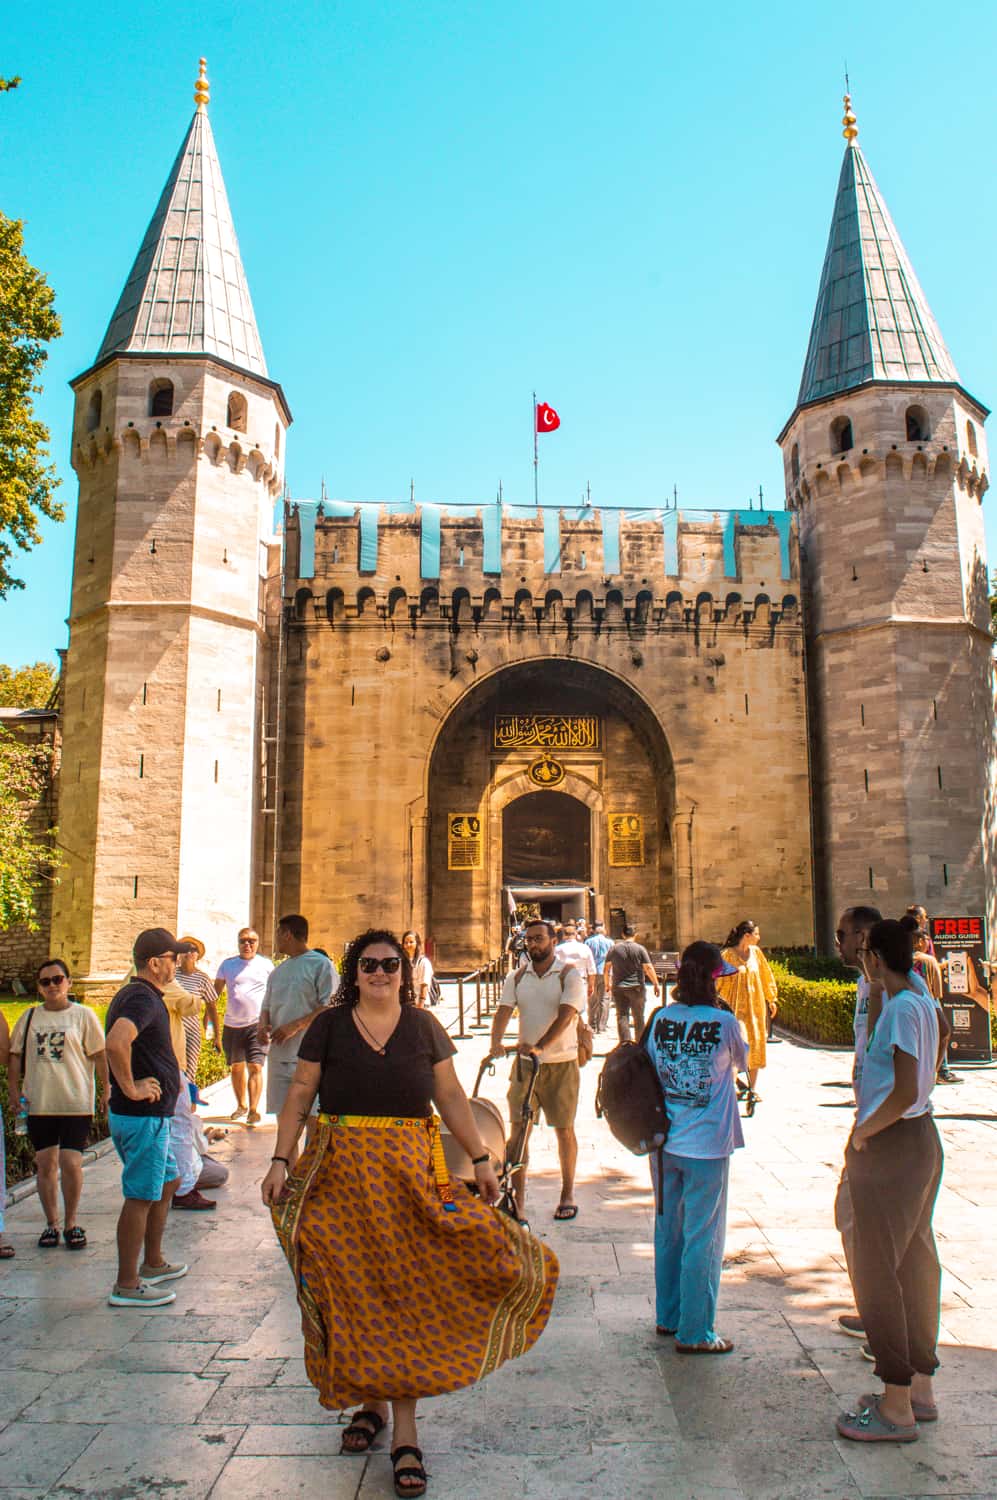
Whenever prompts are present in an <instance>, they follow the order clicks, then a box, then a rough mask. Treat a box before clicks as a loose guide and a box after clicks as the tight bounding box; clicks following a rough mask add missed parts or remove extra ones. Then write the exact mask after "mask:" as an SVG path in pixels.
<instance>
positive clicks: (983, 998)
mask: <svg viewBox="0 0 997 1500" xmlns="http://www.w3.org/2000/svg"><path fill="white" fill-rule="evenodd" d="M931 941H932V944H933V945H934V949H935V957H936V958H937V959H938V962H939V963H940V964H941V966H942V978H943V980H944V983H945V989H944V993H943V994H942V1006H943V1007H944V1010H945V1014H946V1015H947V1016H948V1018H949V1022H950V1024H951V1027H952V1036H951V1039H950V1041H949V1061H950V1062H954V1063H960V1062H990V1061H991V1058H992V1056H993V1052H992V1047H991V1041H990V970H989V968H988V967H987V963H986V957H987V927H986V921H985V920H984V918H983V917H932V919H931Z"/></svg>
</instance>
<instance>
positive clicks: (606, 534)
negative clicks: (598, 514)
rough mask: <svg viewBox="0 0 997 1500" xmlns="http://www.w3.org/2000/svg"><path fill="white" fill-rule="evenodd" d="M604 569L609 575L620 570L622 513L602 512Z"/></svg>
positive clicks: (613, 511) (615, 511)
mask: <svg viewBox="0 0 997 1500" xmlns="http://www.w3.org/2000/svg"><path fill="white" fill-rule="evenodd" d="M602 571H603V572H604V573H605V574H606V576H607V577H609V576H611V575H612V574H613V573H619V571H620V513H619V511H618V510H604V511H603V512H602Z"/></svg>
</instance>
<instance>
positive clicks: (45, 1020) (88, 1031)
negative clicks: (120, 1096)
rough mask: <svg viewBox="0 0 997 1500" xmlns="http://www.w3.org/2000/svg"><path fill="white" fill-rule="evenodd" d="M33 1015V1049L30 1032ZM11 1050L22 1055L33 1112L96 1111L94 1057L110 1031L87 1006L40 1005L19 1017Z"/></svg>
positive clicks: (26, 1091) (26, 1093) (24, 1088)
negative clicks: (105, 1029) (53, 1007)
mask: <svg viewBox="0 0 997 1500" xmlns="http://www.w3.org/2000/svg"><path fill="white" fill-rule="evenodd" d="M29 1015H30V1016H31V1030H30V1031H29V1032H28V1050H27V1055H26V1056H25V1055H24V1033H25V1032H26V1031H27V1029H28V1016H29ZM10 1050H11V1052H17V1053H20V1054H22V1056H21V1077H22V1083H21V1092H22V1094H24V1096H25V1098H26V1099H27V1101H28V1113H29V1114H30V1115H92V1114H93V1110H94V1065H93V1059H94V1057H95V1056H96V1055H97V1053H98V1052H103V1050H104V1031H103V1028H102V1026H101V1024H100V1022H99V1021H98V1019H97V1017H96V1016H95V1014H94V1012H93V1011H92V1010H90V1009H89V1007H88V1006H86V1005H67V1007H66V1009H65V1010H46V1009H45V1007H44V1006H43V1005H36V1006H35V1008H34V1010H33V1011H25V1012H24V1014H23V1015H21V1016H19V1017H18V1019H17V1024H16V1025H15V1027H14V1031H13V1034H12V1036H11V1039H10Z"/></svg>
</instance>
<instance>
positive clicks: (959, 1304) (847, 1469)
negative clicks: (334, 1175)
mask: <svg viewBox="0 0 997 1500" xmlns="http://www.w3.org/2000/svg"><path fill="white" fill-rule="evenodd" d="M443 1015H444V1018H445V1019H446V1018H448V1013H447V1012H446V1011H444V1012H443ZM483 1051H484V1041H483V1034H479V1035H478V1036H477V1038H476V1039H473V1040H471V1041H468V1042H465V1043H463V1044H462V1047H461V1057H460V1071H461V1075H462V1077H463V1079H464V1081H465V1083H466V1084H468V1085H470V1083H472V1082H473V1079H474V1075H475V1072H476V1066H477V1062H478V1060H479V1059H480V1057H481V1055H482V1053H483ZM598 1066H599V1064H598V1061H596V1062H595V1063H594V1064H593V1065H591V1066H589V1067H588V1068H587V1069H586V1070H585V1072H584V1074H583V1103H582V1107H581V1110H580V1119H579V1127H580V1128H579V1135H580V1141H581V1152H580V1172H579V1179H580V1186H579V1195H578V1197H579V1203H580V1205H581V1212H580V1215H579V1218H578V1219H577V1220H576V1221H575V1222H574V1223H572V1224H564V1225H560V1224H555V1223H554V1222H553V1220H552V1217H551V1215H552V1212H553V1208H554V1206H555V1204H556V1201H557V1186H558V1178H557V1173H556V1152H555V1150H554V1142H553V1135H552V1132H550V1131H547V1130H545V1129H543V1128H541V1129H539V1130H538V1131H537V1132H536V1133H535V1135H534V1138H533V1159H534V1167H535V1171H534V1174H533V1179H532V1180H533V1183H534V1191H533V1194H532V1197H531V1203H530V1211H531V1214H532V1218H533V1224H534V1228H535V1229H536V1230H537V1232H539V1233H540V1234H542V1235H543V1236H544V1237H545V1238H547V1239H549V1240H550V1242H551V1244H552V1245H553V1246H554V1248H555V1249H556V1251H557V1253H558V1255H559V1256H560V1259H561V1271H562V1275H561V1282H560V1287H559V1291H558V1295H557V1300H556V1304H555V1308H554V1315H553V1317H552V1319H551V1322H550V1324H549V1326H548V1329H547V1332H546V1333H545V1334H544V1336H543V1338H541V1340H540V1341H539V1343H538V1344H537V1346H536V1347H535V1348H534V1349H533V1350H532V1351H531V1352H530V1354H529V1355H527V1356H526V1357H525V1358H523V1359H521V1360H518V1361H515V1362H514V1363H512V1364H510V1365H506V1366H505V1367H504V1368H503V1369H502V1370H500V1371H499V1372H498V1374H496V1375H495V1376H493V1377H492V1378H491V1379H490V1380H488V1381H486V1382H485V1383H483V1384H482V1385H481V1386H478V1387H474V1388H472V1389H470V1390H465V1391H461V1392H458V1393H457V1394H456V1395H453V1396H446V1397H442V1398H439V1399H435V1400H431V1401H427V1402H425V1403H424V1405H423V1407H422V1408H421V1411H422V1416H421V1422H420V1436H421V1441H422V1444H423V1447H424V1449H425V1451H426V1456H427V1468H428V1469H429V1471H430V1474H431V1482H430V1495H435V1496H447V1497H454V1500H496V1497H503V1496H505V1495H510V1494H523V1495H525V1496H528V1497H531V1500H534V1497H535V1500H554V1497H562V1496H565V1497H566V1496H577V1495H579V1494H581V1495H593V1496H596V1495H598V1496H599V1497H600V1500H617V1497H620V1500H622V1497H627V1500H643V1497H645V1496H646V1497H650V1496H657V1495H659V1494H660V1495H667V1496H669V1497H674V1500H875V1497H883V1500H885V1497H911V1496H918V1497H930V1496H953V1497H954V1496H960V1497H964V1500H985V1497H986V1500H995V1497H997V1355H995V1353H994V1347H995V1334H997V1256H995V1254H994V1251H993V1242H994V1239H995V1236H997V1176H995V1173H994V1161H995V1146H997V1133H995V1132H997V1117H995V1109H997V1089H995V1075H994V1074H992V1073H989V1072H985V1071H981V1072H978V1073H975V1074H968V1073H967V1074H966V1075H965V1076H966V1080H967V1081H966V1082H965V1083H964V1084H963V1085H962V1086H961V1087H959V1088H939V1089H938V1091H937V1093H936V1096H935V1099H936V1110H937V1113H938V1116H939V1125H940V1129H941V1131H942V1135H943V1139H944V1143H945V1149H946V1172H945V1179H944V1185H943V1188H942V1192H941V1196H940V1199H939V1205H938V1210H937V1214H936V1229H937V1233H938V1241H939V1248H940V1252H941V1257H942V1262H943V1265H944V1268H945V1278H944V1284H943V1312H942V1321H943V1330H942V1344H943V1348H942V1350H941V1358H942V1369H941V1370H940V1372H939V1375H938V1377H937V1389H938V1400H939V1404H940V1406H941V1410H942V1419H941V1421H939V1423H938V1424H937V1425H936V1426H935V1427H928V1428H925V1429H924V1432H923V1435H922V1437H921V1440H920V1441H919V1442H918V1443H916V1444H912V1445H910V1446H909V1447H894V1448H881V1447H871V1446H863V1445H858V1444H851V1443H846V1442H842V1441H840V1440H839V1439H837V1438H836V1436H835V1434H834V1418H835V1415H836V1413H837V1412H838V1411H839V1410H840V1409H841V1407H842V1405H843V1404H845V1403H846V1402H850V1401H852V1400H853V1399H854V1398H855V1397H857V1396H858V1395H860V1394H861V1393H862V1392H863V1391H866V1390H869V1389H872V1388H874V1387H875V1381H873V1380H872V1379H871V1375H870V1372H871V1366H870V1365H868V1364H867V1363H865V1362H864V1361H863V1360H862V1358H861V1357H860V1354H859V1345H858V1343H857V1342H856V1341H854V1340H850V1339H846V1338H843V1337H842V1336H841V1335H840V1334H838V1333H837V1332H836V1329H835V1317H836V1315H837V1314H838V1313H839V1312H841V1311H844V1310H845V1309H847V1308H848V1306H849V1297H848V1287H847V1281H846V1278H845V1275H844V1270H843V1262H842V1257H841V1246H840V1242H839V1241H838V1239H837V1236H836V1234H835V1231H834V1228H833V1224H832V1201H833V1195H834V1187H835V1183H836V1179H837V1173H838V1169H839V1163H840V1158H841V1153H842V1147H843V1144H844V1140H845V1136H846V1134H847V1130H848V1124H849V1120H850V1111H849V1108H848V1102H849V1098H850V1095H849V1090H848V1075H849V1068H850V1059H849V1057H848V1055H847V1054H845V1053H839V1052H824V1051H819V1050H816V1049H810V1048H805V1047H803V1046H799V1045H796V1044H795V1043H792V1042H788V1041H787V1042H784V1043H783V1044H782V1045H781V1046H776V1047H774V1048H773V1049H772V1052H771V1054H770V1066H769V1068H768V1070H767V1071H766V1073H765V1074H764V1075H763V1082H762V1092H763V1094H764V1096H765V1097H764V1102H763V1103H762V1104H761V1106H760V1107H759V1109H758V1112H757V1114H756V1116H755V1118H754V1119H753V1120H750V1121H748V1122H746V1127H745V1128H746V1135H747V1140H748V1146H747V1149H746V1150H745V1151H742V1152H739V1153H738V1154H737V1156H736V1157H735V1159H734V1165H733V1170H732V1183H731V1194H730V1222H729V1230H728V1238H727V1256H726V1269H725V1274H724V1281H723V1287H722V1290H721V1298H720V1317H719V1327H720V1328H721V1330H722V1331H723V1332H724V1333H726V1334H728V1335H730V1336H732V1337H733V1338H734V1339H735V1340H736V1342H737V1348H736V1350H735V1352H734V1353H733V1354H732V1355H730V1356H727V1357H725V1358H722V1359H695V1360H689V1359H684V1358H682V1357H681V1356H677V1355H676V1354H675V1352H674V1350H673V1349H672V1347H671V1346H670V1342H668V1341H665V1340H663V1339H660V1338H658V1337H656V1336H655V1332H654V1319H653V1302H652V1249H651V1227H652V1201H651V1195H650V1191H649V1187H648V1178H647V1170H646V1164H645V1163H644V1162H642V1161H639V1160H638V1159H637V1158H634V1157H632V1156H630V1155H629V1154H628V1153H627V1152H626V1151H624V1150H623V1149H622V1148H620V1147H618V1146H617V1145H616V1143H615V1142H614V1141H613V1139H612V1137H611V1136H610V1134H609V1132H608V1130H607V1129H606V1127H605V1125H604V1124H603V1123H602V1122H600V1121H598V1120H596V1119H595V1117H594V1110H593V1096H594V1091H595V1083H596V1077H597V1073H598ZM485 1092H486V1093H487V1094H489V1095H490V1096H491V1097H493V1098H496V1099H500V1098H501V1095H502V1078H501V1076H500V1075H499V1074H496V1075H495V1077H493V1078H490V1079H488V1080H486V1085H485ZM231 1107H232V1106H231V1102H230V1096H229V1095H228V1094H227V1091H226V1089H225V1088H223V1089H222V1090H221V1091H220V1092H218V1094H217V1095H216V1096H215V1097H214V1098H213V1100H212V1103H211V1106H210V1107H209V1109H208V1111H207V1112H206V1113H207V1114H208V1116H210V1117H223V1116H227V1114H228V1112H229V1110H230V1109H231ZM272 1149H273V1124H272V1122H271V1121H267V1122H266V1123H265V1124H264V1126H263V1127H261V1128H259V1129H257V1130H255V1131H253V1130H248V1129H245V1128H243V1127H240V1126H234V1127H231V1129H230V1135H229V1138H228V1140H227V1141H226V1142H225V1144H224V1145H223V1146H222V1147H221V1148H219V1155H220V1156H222V1157H223V1158H224V1159H226V1160H227V1161H228V1163H229V1165H230V1167H231V1171H232V1176H231V1181H230V1184H229V1186H228V1187H227V1188H225V1189H223V1190H222V1191H220V1192H219V1193H218V1194H217V1197H218V1202H219V1207H218V1209H217V1211H216V1212H215V1213H213V1214H210V1215H207V1214H180V1213H177V1214H175V1215H174V1216H173V1218H172V1220H171V1223H170V1226H169V1230H170V1232H169V1237H168V1242H167V1248H168V1253H169V1254H170V1255H171V1256H172V1257H173V1258H179V1257H183V1258H184V1259H185V1260H186V1261H187V1262H188V1263H189V1264H190V1268H191V1270H190V1275H189V1276H188V1277H186V1279H185V1280H183V1281H181V1282H178V1283H177V1293H178V1296H177V1301H176V1303H175V1304H173V1306H172V1307H170V1308H164V1309H161V1310H160V1311H158V1312H156V1311H149V1312H145V1313H133V1312H130V1311H127V1310H125V1311H121V1310H117V1309H113V1308H110V1307H108V1306H107V1305H106V1296H107V1292H108V1290H109V1287H110V1283H111V1280H112V1278H113V1265H114V1258H113V1251H114V1224H115V1220H116V1217H117V1211H118V1207H119V1201H120V1200H119V1196H118V1195H119V1187H118V1170H117V1165H116V1159H115V1158H114V1157H113V1155H112V1156H110V1157H106V1158H104V1159H103V1160H102V1161H100V1162H98V1163H96V1164H95V1165H93V1166H91V1167H89V1168H88V1169H87V1172H86V1186H85V1191H84V1202H83V1215H82V1219H83V1222H84V1223H85V1225H86V1228H87V1231H88V1234H89V1238H90V1247H89V1249H88V1250H87V1251H85V1252H83V1253H82V1254H74V1255H72V1256H70V1255H68V1254H67V1253H66V1252H65V1251H63V1250H62V1249H60V1250H56V1251H50V1252H46V1251H41V1250H38V1249H36V1247H35V1242H36V1239H37V1236H38V1232H39V1228H40V1226H39V1223H38V1205H37V1199H34V1198H30V1199H27V1200H26V1201H24V1202H22V1203H19V1204H17V1205H16V1206H15V1207H14V1208H13V1209H12V1210H11V1211H10V1213H9V1221H8V1222H9V1231H10V1238H11V1240H12V1242H13V1243H14V1245H15V1246H16V1247H17V1258H16V1259H15V1260H13V1261H10V1262H5V1263H3V1264H2V1265H0V1495H2V1496H4V1497H8V1496H10V1497H25V1500H27V1497H29V1496H30V1497H32V1500H42V1497H48V1496H51V1497H56V1496H60V1497H74V1500H80V1497H99V1500H132V1497H144V1496H156V1497H163V1496H169V1497H177V1500H201V1497H208V1496H210V1497H211V1500H256V1497H258V1496H259V1497H264V1496H265V1497H268V1500H285V1497H291V1496H297V1495H301V1496H306V1495H307V1496H321V1497H323V1500H380V1497H388V1496H391V1495H392V1494H393V1489H392V1485H391V1470H390V1464H389V1461H388V1457H387V1444H386V1443H384V1442H383V1440H382V1443H381V1444H379V1445H378V1447H377V1448H376V1449H375V1450H374V1452H373V1453H372V1454H371V1455H370V1456H369V1457H363V1458H355V1457H347V1458H341V1457H338V1456H336V1455H337V1454H338V1449H339V1442H340V1433H341V1425H340V1423H339V1422H338V1421H337V1419H336V1418H335V1417H334V1416H332V1415H331V1414H329V1413H327V1412H324V1411H323V1410H322V1408H321V1407H320V1406H319V1405H318V1402H317V1400H316V1398H315V1395H314V1392H313V1390H312V1388H311V1387H310V1386H309V1384H308V1383H307V1381H306V1379H305V1375H304V1366H303V1362H302V1346H301V1337H300V1332H299V1324H298V1319H297V1314H296V1308H295V1304H294V1299H293V1296H292V1293H291V1286H290V1277H289V1273H288V1271H287V1268H286V1266H285V1264H284V1261H283V1259H282V1257H281V1255H280V1253H279V1251H278V1248H277V1244H276V1241H275V1239H274V1236H273V1233H272V1231H271V1228H270V1223H269V1218H268V1216H267V1215H266V1213H265V1212H264V1211H263V1209H262V1207H261V1205H260V1202H259V1196H258V1183H259V1181H260V1178H261V1177H262V1175H263V1172H264V1171H265V1168H266V1163H267V1159H268V1157H269V1155H270V1152H271V1151H272Z"/></svg>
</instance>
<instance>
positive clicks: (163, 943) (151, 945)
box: [132, 927, 197, 969]
mask: <svg viewBox="0 0 997 1500" xmlns="http://www.w3.org/2000/svg"><path fill="white" fill-rule="evenodd" d="M196 952H197V949H196V948H195V947H194V944H193V943H178V942H177V940H176V938H175V937H174V936H173V934H172V932H168V931H167V930H166V928H165V927H147V928H146V929H145V931H144V932H140V933H139V935H138V937H137V938H136V939H135V946H134V947H133V949H132V958H133V959H134V961H135V967H136V969H141V968H144V967H145V965H146V964H147V963H148V962H149V960H150V958H159V957H160V955H161V954H163V953H172V954H174V955H175V954H178V953H196Z"/></svg>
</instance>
